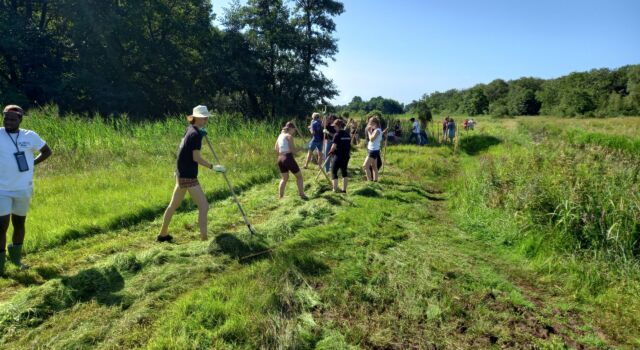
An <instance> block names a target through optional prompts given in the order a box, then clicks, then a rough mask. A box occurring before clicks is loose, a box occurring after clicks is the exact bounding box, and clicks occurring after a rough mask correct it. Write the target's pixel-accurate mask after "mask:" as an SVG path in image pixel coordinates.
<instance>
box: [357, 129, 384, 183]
mask: <svg viewBox="0 0 640 350" xmlns="http://www.w3.org/2000/svg"><path fill="white" fill-rule="evenodd" d="M365 131H366V133H367V136H368V138H369V143H368V144H367V150H368V151H369V154H368V155H367V158H366V159H365V160H364V164H363V165H362V166H363V168H364V170H365V172H366V173H367V180H368V181H378V167H379V166H378V161H379V160H380V159H381V158H380V148H381V143H382V129H380V121H379V120H378V118H376V117H373V118H371V119H370V120H369V124H368V125H367V129H366V130H365Z"/></svg>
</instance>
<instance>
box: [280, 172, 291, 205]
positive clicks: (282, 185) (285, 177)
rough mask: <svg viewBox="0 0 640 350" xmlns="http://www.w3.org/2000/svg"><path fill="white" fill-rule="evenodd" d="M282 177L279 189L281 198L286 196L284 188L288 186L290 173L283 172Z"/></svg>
mask: <svg viewBox="0 0 640 350" xmlns="http://www.w3.org/2000/svg"><path fill="white" fill-rule="evenodd" d="M280 175H281V176H282V179H281V180H280V186H279V187H278V190H279V192H280V199H282V197H284V189H285V188H286V187H287V181H289V173H281V174H280Z"/></svg>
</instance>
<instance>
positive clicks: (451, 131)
mask: <svg viewBox="0 0 640 350" xmlns="http://www.w3.org/2000/svg"><path fill="white" fill-rule="evenodd" d="M447 136H448V137H449V141H451V142H453V139H454V138H455V137H456V123H455V122H454V121H453V118H449V122H448V123H447Z"/></svg>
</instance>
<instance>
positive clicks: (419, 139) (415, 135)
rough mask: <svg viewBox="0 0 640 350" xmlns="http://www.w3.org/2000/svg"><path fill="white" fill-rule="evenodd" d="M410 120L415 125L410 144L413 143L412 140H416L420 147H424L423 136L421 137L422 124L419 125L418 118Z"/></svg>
mask: <svg viewBox="0 0 640 350" xmlns="http://www.w3.org/2000/svg"><path fill="white" fill-rule="evenodd" d="M409 120H411V123H412V125H413V129H412V130H411V136H409V143H411V140H413V139H414V138H415V139H416V140H417V142H418V146H420V145H422V136H421V135H420V123H418V121H417V120H416V118H411V119H409Z"/></svg>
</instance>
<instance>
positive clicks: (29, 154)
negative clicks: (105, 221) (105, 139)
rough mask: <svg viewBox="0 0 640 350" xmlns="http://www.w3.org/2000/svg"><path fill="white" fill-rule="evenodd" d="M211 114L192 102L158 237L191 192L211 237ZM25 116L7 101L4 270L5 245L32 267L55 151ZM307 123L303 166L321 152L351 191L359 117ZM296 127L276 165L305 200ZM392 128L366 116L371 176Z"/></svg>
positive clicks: (282, 139)
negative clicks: (205, 181) (36, 224)
mask: <svg viewBox="0 0 640 350" xmlns="http://www.w3.org/2000/svg"><path fill="white" fill-rule="evenodd" d="M210 115H211V114H210V113H209V111H208V109H207V107H206V106H196V107H195V108H193V112H192V114H190V115H189V116H187V121H188V126H187V128H186V130H185V132H184V135H183V137H182V140H181V142H180V145H179V147H178V152H177V161H176V170H175V181H176V184H175V187H174V190H173V195H172V197H171V201H170V203H169V205H168V206H167V208H166V210H165V212H164V215H163V222H162V226H161V228H160V232H159V234H158V235H157V236H156V240H157V241H158V242H170V241H172V240H173V237H172V236H171V235H170V234H169V225H170V223H171V219H172V217H173V215H174V214H175V212H176V210H177V209H178V207H179V206H180V204H181V202H182V201H183V200H184V198H185V196H186V194H187V192H188V193H189V195H190V196H191V198H192V199H193V200H194V202H195V203H196V204H197V206H198V212H199V214H198V226H199V229H200V238H201V239H202V240H207V239H208V234H207V224H208V223H207V213H208V210H209V203H208V200H207V197H206V195H205V193H204V190H203V189H202V187H201V186H200V183H199V182H198V168H199V167H200V166H203V167H205V168H209V169H212V170H214V171H217V172H221V173H223V172H225V171H226V170H225V169H224V167H223V166H221V165H214V164H213V163H210V162H208V161H207V160H205V159H204V158H203V157H202V155H201V148H202V141H203V138H206V135H207V133H206V128H205V126H206V125H207V122H208V119H209V117H210ZM23 117H24V111H23V109H22V108H20V107H19V106H16V105H8V106H6V107H4V110H3V127H2V128H0V164H1V165H2V169H3V171H2V172H0V275H2V274H3V272H4V267H5V261H6V258H7V256H6V254H5V250H6V251H8V257H9V260H10V261H11V262H12V263H14V264H15V265H16V266H18V267H19V268H21V269H25V268H28V266H26V265H25V264H23V263H22V260H21V257H22V244H23V242H24V236H25V221H26V215H27V212H28V209H29V203H30V200H31V197H32V195H33V168H34V166H35V165H37V164H39V163H41V162H43V161H44V160H46V159H47V158H49V157H50V156H51V154H52V151H51V149H50V148H49V146H48V145H47V144H46V142H45V141H44V140H42V139H41V138H40V136H38V134H36V133H35V132H34V131H31V130H25V129H20V123H21V122H22V119H23ZM411 122H412V131H411V137H410V140H414V139H415V140H416V142H417V144H419V145H421V144H424V143H425V142H426V138H425V137H424V136H423V135H424V133H423V132H422V130H421V129H420V125H419V123H418V122H417V121H416V120H415V118H411ZM474 124H475V122H473V120H468V121H465V128H471V129H473V126H474ZM308 128H309V131H310V133H311V136H312V137H311V140H310V142H309V144H308V153H307V157H306V160H305V163H304V168H305V169H307V168H308V165H309V162H310V160H311V159H312V157H313V153H314V152H317V163H318V168H319V171H321V172H324V173H325V175H327V173H329V172H330V174H331V182H332V188H333V191H334V192H338V193H346V192H347V185H348V183H349V172H348V167H349V161H350V158H351V151H352V145H354V144H356V145H357V144H358V143H359V140H358V124H357V122H356V121H355V120H350V121H348V122H345V120H344V119H342V118H340V117H337V116H335V115H329V116H328V117H326V118H324V120H321V116H320V114H319V113H313V115H312V117H311V123H310V124H309V126H308ZM455 128H456V126H455V122H454V121H453V118H449V117H447V118H445V121H444V122H443V132H444V133H445V135H448V137H449V138H450V139H453V137H454V136H455ZM348 129H350V131H348ZM297 131H298V129H297V127H296V125H295V124H294V122H291V121H290V122H287V123H286V124H285V125H284V127H283V128H282V130H281V131H280V135H279V136H278V138H277V140H276V143H275V146H274V149H275V152H276V153H277V154H278V161H277V165H278V168H279V170H280V174H281V180H280V184H279V188H278V195H279V198H283V197H284V194H285V188H286V184H287V182H288V180H289V173H291V174H293V176H294V177H295V178H296V185H297V189H298V195H299V196H300V198H302V199H303V200H307V199H308V197H307V195H306V194H305V192H304V180H303V178H302V173H301V171H300V167H299V166H298V163H297V162H296V159H295V154H296V152H297V151H298V149H297V148H296V145H295V140H294V136H295V135H296V132H297ZM387 131H388V130H387V129H385V130H382V128H381V123H380V119H379V118H378V117H375V116H374V117H371V118H369V120H368V121H367V126H366V128H365V137H366V139H367V156H366V158H365V161H364V164H363V168H364V171H365V173H366V176H367V180H368V181H378V178H379V169H380V168H381V166H382V158H381V154H380V150H381V147H382V140H383V135H384V134H386V133H387ZM401 134H402V130H401V127H400V123H399V122H397V123H396V124H395V126H394V128H393V130H392V131H390V132H389V134H388V136H389V137H390V138H392V137H393V138H399V137H400V136H401ZM425 136H426V135H425ZM207 142H208V140H207ZM35 153H39V154H38V156H37V157H35V156H34V154H35ZM338 175H341V176H342V179H343V180H342V186H341V187H339V186H338V185H339V176H338ZM10 224H12V225H13V237H12V243H11V244H10V245H9V246H8V247H7V246H6V235H7V231H8V228H9V225H10Z"/></svg>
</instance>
